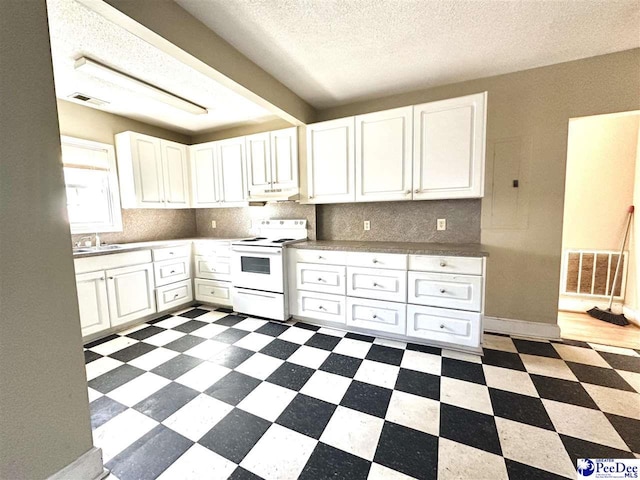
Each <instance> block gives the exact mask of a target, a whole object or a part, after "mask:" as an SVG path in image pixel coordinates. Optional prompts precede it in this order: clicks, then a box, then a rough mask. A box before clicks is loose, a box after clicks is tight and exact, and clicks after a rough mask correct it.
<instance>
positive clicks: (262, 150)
mask: <svg viewBox="0 0 640 480" xmlns="http://www.w3.org/2000/svg"><path fill="white" fill-rule="evenodd" d="M269 143H270V142H269V133H258V134H256V135H249V136H248V137H245V144H246V149H247V183H248V190H249V196H251V195H255V194H258V193H264V191H265V190H269V189H271V188H272V187H271V148H270V145H269Z"/></svg>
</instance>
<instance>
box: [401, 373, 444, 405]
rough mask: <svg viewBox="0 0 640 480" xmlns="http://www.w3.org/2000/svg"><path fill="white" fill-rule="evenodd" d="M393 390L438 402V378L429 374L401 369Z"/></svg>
mask: <svg viewBox="0 0 640 480" xmlns="http://www.w3.org/2000/svg"><path fill="white" fill-rule="evenodd" d="M395 389H396V390H400V391H402V392H407V393H413V394H414V395H419V396H421V397H426V398H431V399H433V400H440V377H439V376H437V375H431V374H430V373H422V372H416V371H415V370H407V369H405V368H401V369H400V373H399V374H398V379H397V380H396V386H395Z"/></svg>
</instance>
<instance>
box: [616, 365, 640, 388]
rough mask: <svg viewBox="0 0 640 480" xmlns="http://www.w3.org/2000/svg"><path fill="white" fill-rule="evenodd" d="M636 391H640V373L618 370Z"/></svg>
mask: <svg viewBox="0 0 640 480" xmlns="http://www.w3.org/2000/svg"><path fill="white" fill-rule="evenodd" d="M616 371H617V372H618V373H619V374H620V376H621V377H622V378H624V379H625V380H626V381H627V383H628V384H629V385H631V387H632V388H634V389H635V391H636V392H639V393H640V373H635V372H627V371H626V370H616Z"/></svg>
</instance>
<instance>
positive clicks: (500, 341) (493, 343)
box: [482, 333, 518, 353]
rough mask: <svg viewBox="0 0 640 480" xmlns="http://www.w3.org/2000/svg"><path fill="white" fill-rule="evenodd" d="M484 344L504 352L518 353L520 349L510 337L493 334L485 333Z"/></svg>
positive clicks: (486, 346) (485, 346)
mask: <svg viewBox="0 0 640 480" xmlns="http://www.w3.org/2000/svg"><path fill="white" fill-rule="evenodd" d="M482 346H483V347H484V348H490V349H492V350H502V351H503V352H512V353H518V349H517V348H516V346H515V344H514V343H513V341H512V340H511V339H510V338H509V337H501V336H499V335H491V334H489V333H485V334H484V336H483V338H482Z"/></svg>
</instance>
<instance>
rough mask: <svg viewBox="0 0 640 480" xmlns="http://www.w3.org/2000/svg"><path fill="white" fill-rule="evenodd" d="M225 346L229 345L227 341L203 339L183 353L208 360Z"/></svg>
mask: <svg viewBox="0 0 640 480" xmlns="http://www.w3.org/2000/svg"><path fill="white" fill-rule="evenodd" d="M227 347H229V344H227V343H222V342H216V341H215V340H205V341H204V342H202V343H199V344H198V345H196V346H195V347H193V348H190V349H189V350H187V351H186V352H184V354H185V355H189V356H191V357H196V358H200V359H202V360H208V359H209V358H211V357H213V356H215V355H217V354H218V353H219V352H221V351H222V350H224V349H225V348H227Z"/></svg>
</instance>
